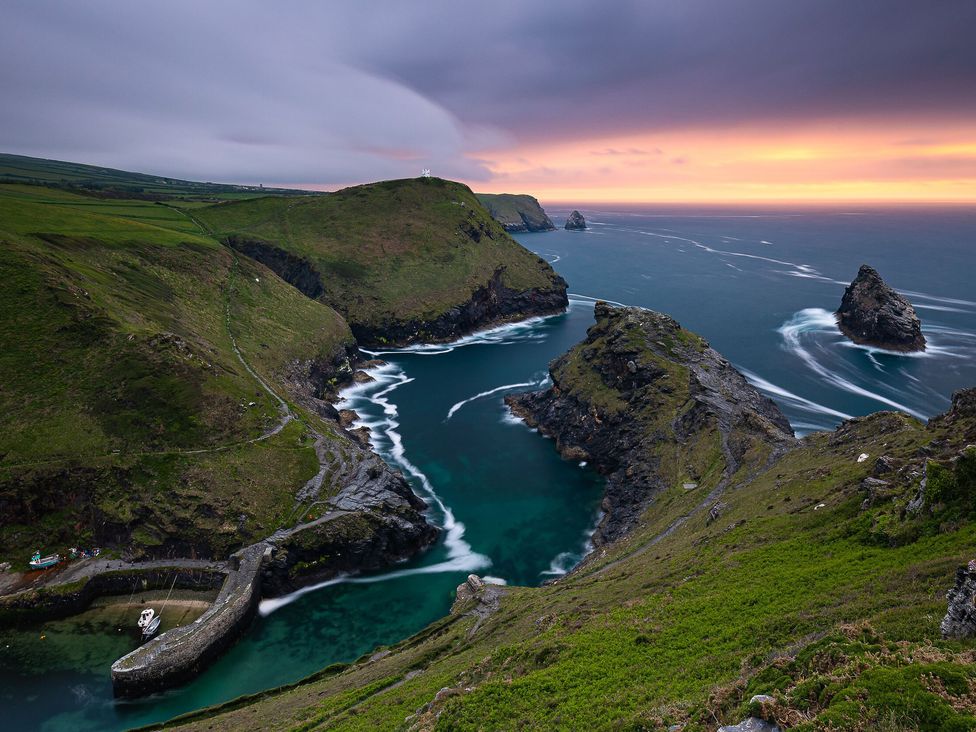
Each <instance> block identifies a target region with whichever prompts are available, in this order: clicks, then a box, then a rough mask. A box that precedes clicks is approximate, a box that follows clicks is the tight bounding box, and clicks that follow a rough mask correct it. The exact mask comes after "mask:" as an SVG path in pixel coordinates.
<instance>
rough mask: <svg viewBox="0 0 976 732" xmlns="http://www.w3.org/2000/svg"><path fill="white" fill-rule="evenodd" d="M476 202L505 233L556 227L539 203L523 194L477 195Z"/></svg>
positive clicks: (548, 229) (549, 229) (545, 229)
mask: <svg viewBox="0 0 976 732" xmlns="http://www.w3.org/2000/svg"><path fill="white" fill-rule="evenodd" d="M478 200H479V201H481V205H482V206H484V207H485V208H487V209H488V213H490V214H491V215H492V218H494V219H495V221H497V222H498V223H499V224H501V225H502V226H503V227H505V231H552V230H554V229H555V228H556V227H555V226H554V225H553V223H552V220H551V219H550V218H549V216H548V215H547V214H546V212H545V210H544V209H543V208H542V206H540V205H539V201H538V200H536V199H535V198H534V197H533V196H530V195H527V194H525V193H479V194H478Z"/></svg>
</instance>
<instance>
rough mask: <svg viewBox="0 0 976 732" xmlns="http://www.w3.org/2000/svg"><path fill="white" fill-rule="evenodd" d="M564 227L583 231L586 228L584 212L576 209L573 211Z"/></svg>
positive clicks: (569, 229)
mask: <svg viewBox="0 0 976 732" xmlns="http://www.w3.org/2000/svg"><path fill="white" fill-rule="evenodd" d="M563 228H565V229H567V230H568V231H582V230H583V229H585V228H586V219H584V218H583V214H581V213H580V212H579V211H576V210H575V209H574V210H573V213H571V214H570V215H569V218H568V219H566V226H565V227H563Z"/></svg>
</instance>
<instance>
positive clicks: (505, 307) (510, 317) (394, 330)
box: [349, 268, 569, 347]
mask: <svg viewBox="0 0 976 732" xmlns="http://www.w3.org/2000/svg"><path fill="white" fill-rule="evenodd" d="M503 274H504V269H502V268H500V269H498V270H496V271H495V273H494V274H493V275H492V277H491V279H490V280H489V281H488V282H487V283H485V284H484V285H482V286H481V287H479V288H478V289H476V290H475V291H474V292H473V293H472V295H471V297H470V299H468V300H467V301H466V302H464V303H460V304H458V305H455V306H454V307H452V308H450V309H449V310H447V311H446V312H445V313H443V314H442V315H440V316H438V317H437V318H434V319H433V320H410V321H405V322H404V321H397V322H387V323H384V324H382V325H377V326H373V325H363V324H355V323H350V326H349V327H350V328H351V329H352V332H353V335H354V336H355V337H356V340H357V341H358V342H359V344H360V345H362V346H367V347H377V346H382V347H390V346H393V347H398V346H407V345H411V344H415V343H443V342H447V341H453V340H457V339H458V338H461V337H462V336H465V335H469V334H470V333H473V332H475V331H478V330H483V329H486V328H490V327H492V326H495V325H501V324H503V323H510V322H514V321H518V320H524V319H526V318H531V317H536V316H542V315H553V314H556V313H559V312H562V311H563V310H565V309H566V308H567V307H568V306H569V297H568V296H567V294H566V291H567V284H566V281H565V280H564V279H563V278H562V277H559V276H558V275H557V276H556V277H555V280H554V287H553V288H551V289H540V288H533V289H529V290H514V289H512V288H509V287H507V286H505V285H504V284H503V282H502V276H503Z"/></svg>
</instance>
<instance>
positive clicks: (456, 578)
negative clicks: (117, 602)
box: [0, 208, 976, 730]
mask: <svg viewBox="0 0 976 732" xmlns="http://www.w3.org/2000/svg"><path fill="white" fill-rule="evenodd" d="M582 211H583V213H584V215H586V218H587V220H588V221H589V222H590V224H591V229H590V230H589V231H587V232H565V231H562V230H559V231H555V232H549V233H545V234H527V235H522V236H520V237H519V238H520V240H521V241H522V242H523V243H524V244H525V245H526V246H527V247H529V248H530V249H533V250H534V251H537V252H539V253H540V254H541V255H542V256H544V257H546V258H547V259H549V260H550V261H552V262H553V265H554V267H555V268H556V269H557V270H558V271H559V272H560V273H561V274H562V275H563V276H564V277H566V279H567V281H568V282H569V284H570V291H571V292H572V293H575V294H574V295H573V297H572V298H571V300H572V302H571V307H570V310H569V312H568V313H567V314H565V315H560V316H556V317H552V318H545V319H537V320H535V321H532V322H530V323H526V324H519V325H515V326H509V327H505V328H501V329H497V330H495V331H491V332H488V333H485V334H479V335H477V336H474V337H470V338H466V339H463V340H462V341H461V342H460V343H458V344H454V345H452V346H450V347H423V348H415V349H410V350H409V351H400V352H397V353H385V354H380V357H381V358H383V359H385V360H386V361H387V366H384V367H382V368H381V369H379V370H377V371H376V372H374V375H375V377H376V381H375V382H373V383H372V384H369V385H366V386H365V387H360V388H357V389H356V390H354V391H353V392H351V393H349V394H348V395H347V398H348V401H349V406H351V407H353V408H355V409H356V410H357V411H358V412H359V413H360V415H361V417H362V419H363V421H364V423H366V424H368V425H369V426H370V427H371V429H372V434H373V441H374V443H375V444H376V447H377V449H378V450H379V451H380V453H381V454H382V455H383V456H384V457H385V458H386V459H387V460H388V461H389V462H391V463H392V464H394V465H395V466H396V467H398V468H400V469H401V470H403V471H404V473H405V474H406V475H407V476H408V478H409V479H410V480H411V483H412V484H413V485H414V487H415V489H416V490H417V492H418V494H420V495H422V496H424V497H425V498H426V499H427V500H428V502H429V503H430V505H431V515H432V518H433V520H435V521H436V522H437V523H438V524H440V525H442V526H444V527H445V528H446V529H447V531H446V532H445V534H446V536H445V538H444V539H443V540H442V541H441V542H440V543H439V544H438V545H437V546H435V547H434V548H433V549H432V550H431V551H429V552H428V553H427V554H425V555H424V556H422V557H420V558H418V559H417V560H414V561H412V562H410V563H406V564H403V565H401V566H398V567H396V568H394V569H393V570H392V571H390V572H385V573H380V574H377V575H374V576H369V577H358V578H346V579H344V580H341V581H339V582H335V583H329V584H327V585H326V586H321V587H319V588H311V589H310V590H309V591H306V592H304V593H303V594H296V595H295V596H291V597H288V598H284V599H283V600H281V601H275V602H265V603H264V604H263V606H262V610H263V612H265V613H266V614H265V615H263V616H261V617H260V618H259V619H258V620H257V621H256V622H255V624H254V626H253V627H252V629H251V630H250V631H249V632H248V634H247V635H246V636H245V638H244V639H243V640H242V641H241V642H240V643H238V644H237V645H236V646H235V647H234V648H233V649H232V650H231V651H230V652H229V653H228V654H227V655H226V656H224V657H223V658H222V659H221V660H220V661H219V662H218V663H217V664H216V665H215V666H214V667H212V668H211V669H210V670H209V671H208V672H206V673H205V674H204V675H203V676H201V677H200V678H199V679H197V680H196V681H194V682H193V683H191V684H189V685H187V686H186V687H185V688H183V689H180V690H177V691H175V692H172V693H168V694H164V695H161V696H159V697H155V698H152V699H148V700H143V701H139V702H131V703H124V704H120V703H115V702H113V701H112V699H111V688H110V685H109V683H108V675H107V670H108V666H109V664H110V663H111V661H112V660H114V658H115V657H116V656H117V655H119V654H120V653H121V652H123V651H124V650H126V649H127V648H128V647H129V646H128V645H127V643H130V642H131V641H128V640H126V639H119V638H117V637H114V636H112V634H111V631H112V629H111V628H108V627H107V626H106V627H104V628H102V627H100V626H99V625H98V624H93V623H88V624H87V626H86V627H84V628H83V629H82V630H80V631H79V632H78V633H77V634H71V633H65V632H59V633H53V634H52V635H51V636H49V638H48V639H46V640H45V641H44V643H48V641H49V640H51V641H55V644H54V648H55V649H57V650H52V646H51V645H48V646H45V650H44V651H43V652H42V651H41V650H40V648H39V647H38V646H37V643H39V641H35V638H36V637H39V633H41V632H43V631H44V628H32V629H27V630H23V631H17V632H16V633H14V632H12V631H6V632H5V633H0V711H2V712H3V715H4V719H5V720H6V721H8V722H9V723H10V724H11V725H12V726H11V728H12V729H45V730H95V729H119V728H124V727H127V726H133V725H137V724H144V723H147V722H150V721H155V720H160V719H165V718H168V717H171V716H173V715H176V714H179V713H182V712H186V711H190V710H193V709H196V708H199V707H201V706H205V705H208V704H214V703H218V702H220V701H224V700H226V699H230V698H233V697H234V696H237V695H239V694H243V693H248V692H253V691H258V690H261V689H264V688H267V687H270V686H274V685H277V684H281V683H286V682H289V681H294V680H296V679H298V678H301V677H302V676H304V675H307V674H309V673H311V672H313V671H316V670H318V669H320V668H322V667H323V666H325V665H328V664H329V663H333V662H336V661H350V660H353V659H355V658H357V657H359V656H360V655H362V654H363V653H367V652H369V651H371V650H372V649H373V648H375V647H376V646H378V645H382V644H388V643H393V642H395V641H398V640H401V639H402V638H405V637H406V636H408V635H410V634H412V633H414V632H416V631H418V630H420V629H421V628H422V627H423V626H424V625H426V624H427V623H429V622H430V621H432V620H434V619H436V618H438V617H440V616H442V615H443V614H444V613H445V612H447V610H448V608H449V607H450V604H451V602H452V600H453V596H454V588H455V587H456V585H457V584H458V583H459V582H461V581H462V580H463V578H464V577H465V576H466V575H467V574H468V573H469V572H477V573H478V574H482V575H489V576H492V577H495V578H497V580H498V581H506V582H509V583H519V584H538V583H539V582H541V581H543V580H545V579H547V578H549V577H552V576H555V575H556V574H558V573H559V572H562V571H565V570H566V569H567V568H569V567H570V566H572V564H573V563H574V562H575V561H577V560H578V558H579V557H580V556H581V555H582V553H583V552H584V551H585V550H586V541H587V536H588V534H589V531H590V530H591V529H592V527H593V525H594V523H595V521H596V520H597V517H598V506H599V500H600V488H601V485H602V483H601V481H600V479H599V478H598V477H597V476H595V475H593V474H592V473H591V472H590V471H589V470H588V469H586V468H585V467H580V466H579V465H576V464H574V463H569V462H565V461H563V460H561V459H560V458H559V457H558V455H557V454H556V453H555V451H554V450H553V448H552V444H551V443H550V442H548V441H547V440H545V439H542V438H540V437H539V435H538V434H536V433H533V432H531V431H530V430H528V429H527V428H526V427H525V426H524V425H521V424H519V423H517V422H515V421H514V420H512V419H511V417H510V416H509V415H508V414H507V411H506V410H505V408H504V405H503V404H502V401H501V398H502V396H503V394H504V393H506V392H509V391H515V390H521V389H528V388H534V387H537V386H538V385H540V384H542V383H543V380H544V379H545V376H546V364H547V363H548V362H549V360H551V359H552V358H553V357H555V356H556V355H558V354H560V353H562V352H564V351H565V350H567V349H568V348H569V347H570V346H571V345H572V344H573V343H575V342H577V341H578V340H579V339H580V338H581V337H582V336H583V334H584V333H585V330H586V328H587V327H588V326H589V324H590V323H591V322H592V298H596V297H601V298H606V299H609V300H614V301H618V302H623V303H627V304H633V305H642V306H645V307H652V308H655V309H658V310H663V311H666V312H668V313H670V314H672V315H674V316H675V317H676V318H677V319H678V320H679V321H681V323H682V324H683V325H685V326H686V327H688V328H691V329H693V330H695V331H697V332H699V333H700V334H702V335H703V336H705V337H706V338H707V339H708V340H709V341H710V342H711V343H712V345H714V346H715V347H716V348H718V349H719V350H720V351H722V352H723V353H724V354H725V355H726V356H727V357H728V358H729V359H730V360H731V361H732V362H733V363H735V364H736V365H737V366H739V367H740V368H742V369H743V370H744V371H746V372H747V374H748V375H749V376H750V378H752V379H753V381H754V383H756V384H757V385H758V386H760V387H761V388H763V389H764V390H766V391H767V392H768V393H769V394H770V395H771V396H773V397H774V398H775V399H776V400H777V401H778V402H779V404H780V406H781V407H782V408H783V410H784V411H785V412H786V414H787V415H788V416H789V418H790V420H791V422H792V423H793V425H794V427H795V428H796V429H797V431H798V432H805V431H809V430H812V429H819V428H829V427H832V426H834V425H836V424H837V423H838V422H839V421H840V420H841V419H842V418H843V417H844V416H845V415H857V414H866V413H869V412H872V411H876V410H878V409H885V408H896V407H897V408H902V409H905V410H907V411H911V412H913V413H915V414H917V415H919V416H931V415H933V414H935V413H938V412H940V411H942V410H943V409H945V407H946V406H948V403H949V402H948V397H949V394H950V393H951V392H952V391H953V390H954V389H957V388H960V387H963V386H969V385H976V358H974V356H976V287H974V286H973V285H972V283H971V281H970V280H971V273H972V272H973V271H976V211H973V210H970V209H967V210H963V209H958V208H956V209H921V208H916V209H906V210H878V209H871V210H860V211H859V210H853V209H847V210H831V209H807V210H802V211H787V210H776V211H765V212H764V211H743V210H728V209H726V210H711V211H706V210H696V211H692V210H688V209H674V210H654V211H651V210H637V209H626V208H613V209H609V208H592V209H582ZM550 213H552V214H553V218H554V219H555V220H557V223H558V222H560V221H561V220H562V218H563V217H564V216H565V214H567V213H568V211H560V210H558V209H556V210H551V211H550ZM864 262H867V263H869V264H872V265H874V266H875V267H876V268H877V269H878V270H879V271H880V272H881V274H882V276H884V277H885V279H886V280H887V281H888V282H889V284H891V285H892V286H894V287H896V288H897V289H900V290H901V291H903V292H906V293H907V294H908V295H909V297H910V299H912V300H913V302H914V303H915V304H916V306H917V307H918V308H919V310H918V312H919V315H920V316H921V318H922V319H923V322H924V331H925V333H926V336H927V337H928V339H929V342H930V344H931V348H930V349H929V351H928V352H927V353H926V354H924V355H920V356H898V355H892V354H886V353H882V352H878V351H872V350H869V349H863V348H857V347H852V346H850V345H849V344H847V343H846V342H845V341H844V340H843V339H842V338H841V337H840V336H839V334H838V333H837V331H836V328H835V327H834V326H833V324H832V320H831V318H830V313H831V312H832V311H833V310H834V309H835V308H836V307H837V305H838V304H839V302H840V297H841V294H842V292H843V285H844V284H846V283H847V282H848V281H849V280H850V279H851V278H853V276H854V275H855V273H856V272H857V268H858V266H859V265H860V264H862V263H864ZM449 415H450V416H449ZM28 641H29V642H28ZM7 644H10V645H11V646H13V647H15V648H16V649H17V652H16V653H12V652H10V650H9V649H5V648H4V646H5V645H7ZM58 644H60V645H58ZM32 647H38V650H37V651H31V650H30V649H31V648H32Z"/></svg>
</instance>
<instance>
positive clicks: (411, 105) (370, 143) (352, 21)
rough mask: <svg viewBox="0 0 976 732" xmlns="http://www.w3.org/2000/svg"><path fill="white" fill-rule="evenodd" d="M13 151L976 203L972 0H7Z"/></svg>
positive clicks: (634, 195) (194, 172)
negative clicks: (158, 0) (162, 0)
mask: <svg viewBox="0 0 976 732" xmlns="http://www.w3.org/2000/svg"><path fill="white" fill-rule="evenodd" d="M2 17H3V22H2V23H0V94H2V97H0V98H2V99H3V104H2V105H0V151H2V152H11V153H18V154H24V155H35V156H39V157H48V158H56V159H62V160H71V161H77V162H87V163H93V164H98V165H104V166H110V167H117V168H122V169H126V170H136V171H140V172H151V173H157V174H160V175H168V176H173V177H179V178H188V179H194V180H210V181H225V182H239V183H264V184H265V185H293V186H302V187H311V188H318V189H323V190H331V189H335V188H338V187H342V186H345V185H350V184H355V183H361V182H367V181H372V180H380V179H386V178H400V177H413V176H416V175H419V174H420V172H421V170H422V169H424V168H429V169H431V170H432V171H433V174H434V175H438V176H441V177H444V178H452V179H456V180H462V181H464V182H466V183H468V184H469V185H471V186H472V188H474V189H475V190H478V191H485V192H513V193H532V194H533V195H536V196H537V197H539V198H540V199H542V200H543V201H544V202H554V203H558V202H565V203H574V202H578V203H582V202H601V201H614V202H656V201H661V202H682V201H685V202H736V201H769V202H775V201H799V200H858V201H869V200H887V201H969V202H973V201H976V41H974V35H973V33H974V28H976V0H931V1H926V0H788V1H786V2H784V1H783V0H708V1H705V0H642V1H634V2H628V1H627V0H592V1H591V0H560V1H558V2H556V1H551V2H542V1H541V0H539V1H535V2H533V1H532V0H518V1H512V0H492V1H491V2H485V1H484V0H481V1H480V2H469V1H468V0H451V1H449V2H444V1H441V0H428V1H426V2H423V3H415V2H399V1H397V2H392V1H391V2H385V1H381V0H373V1H363V2H357V3H351V2H328V1H324V2H313V1H307V2H306V1H303V0H279V1H278V2H267V1H265V2H259V1H255V0H234V1H233V2H230V1H226V2H225V1H222V0H211V1H210V2H199V1H194V2H186V1H183V0H172V1H169V2H166V3H144V2H134V1H132V0H85V2H73V1H70V0H62V1H56V0H5V1H4V7H3V16H2Z"/></svg>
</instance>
